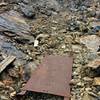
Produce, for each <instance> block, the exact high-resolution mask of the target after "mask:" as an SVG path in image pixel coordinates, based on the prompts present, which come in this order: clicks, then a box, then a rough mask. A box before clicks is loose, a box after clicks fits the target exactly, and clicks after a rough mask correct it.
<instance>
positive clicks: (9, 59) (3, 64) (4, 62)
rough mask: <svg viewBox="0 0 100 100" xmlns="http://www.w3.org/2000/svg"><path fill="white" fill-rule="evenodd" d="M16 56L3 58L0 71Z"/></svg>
mask: <svg viewBox="0 0 100 100" xmlns="http://www.w3.org/2000/svg"><path fill="white" fill-rule="evenodd" d="M15 58H16V57H14V56H8V57H7V58H6V59H5V60H3V61H2V62H1V63H0V73H1V72H2V71H3V70H4V69H5V68H6V67H7V66H8V65H9V64H10V63H12V62H13V61H14V60H15Z"/></svg>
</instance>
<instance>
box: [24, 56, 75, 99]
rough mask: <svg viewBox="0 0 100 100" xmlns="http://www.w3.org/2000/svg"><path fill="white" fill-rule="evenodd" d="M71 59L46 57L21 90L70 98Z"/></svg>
mask: <svg viewBox="0 0 100 100" xmlns="http://www.w3.org/2000/svg"><path fill="white" fill-rule="evenodd" d="M72 62H73V60H72V57H68V56H58V55H57V56H53V55H50V56H46V57H45V58H44V59H43V61H42V63H41V64H40V66H39V67H38V68H37V69H36V70H35V71H34V72H33V74H32V77H31V78H30V80H29V81H28V82H27V84H26V85H25V87H24V88H23V90H24V91H25V90H26V91H33V92H41V93H48V94H53V95H58V96H63V97H65V98H64V100H69V97H70V86H69V83H70V80H71V73H72Z"/></svg>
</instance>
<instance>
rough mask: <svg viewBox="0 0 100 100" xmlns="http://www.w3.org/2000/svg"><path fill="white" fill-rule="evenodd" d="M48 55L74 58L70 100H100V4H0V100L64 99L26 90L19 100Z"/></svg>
mask: <svg viewBox="0 0 100 100" xmlns="http://www.w3.org/2000/svg"><path fill="white" fill-rule="evenodd" d="M45 54H53V55H56V54H58V55H65V54H68V55H69V54H70V55H72V56H73V58H74V63H73V73H72V80H71V83H70V85H71V100H100V1H99V0H5V1H1V2H0V62H2V61H3V60H4V59H6V58H7V57H8V56H9V55H13V56H15V57H16V60H15V61H14V62H13V64H10V65H9V66H7V68H6V69H5V70H3V71H2V72H1V73H0V100H20V99H21V100H63V98H62V97H58V96H52V95H47V94H37V93H34V94H33V93H31V92H28V93H27V94H26V95H25V96H23V97H21V98H20V97H19V98H17V97H16V95H17V94H18V93H19V92H20V91H21V88H22V87H23V86H24V85H25V83H26V82H27V81H28V79H29V78H30V76H31V73H32V72H33V70H34V69H35V68H36V66H38V65H39V64H40V62H41V59H42V58H43V57H44V56H45Z"/></svg>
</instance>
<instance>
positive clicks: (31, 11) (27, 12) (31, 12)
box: [20, 4, 35, 18]
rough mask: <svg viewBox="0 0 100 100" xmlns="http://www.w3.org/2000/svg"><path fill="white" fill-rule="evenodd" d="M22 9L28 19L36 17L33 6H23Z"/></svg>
mask: <svg viewBox="0 0 100 100" xmlns="http://www.w3.org/2000/svg"><path fill="white" fill-rule="evenodd" d="M20 8H21V11H22V13H23V15H24V16H25V17H27V18H34V17H35V11H34V9H33V7H32V6H30V5H24V4H21V6H20Z"/></svg>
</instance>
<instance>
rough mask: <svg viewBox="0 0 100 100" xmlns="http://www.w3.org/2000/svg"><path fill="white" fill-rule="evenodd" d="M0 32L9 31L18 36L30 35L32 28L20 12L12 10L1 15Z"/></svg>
mask: <svg viewBox="0 0 100 100" xmlns="http://www.w3.org/2000/svg"><path fill="white" fill-rule="evenodd" d="M0 31H1V32H2V31H3V32H4V31H8V32H12V33H16V34H17V35H21V33H27V34H29V31H30V27H29V25H28V24H27V23H26V22H25V20H24V18H23V17H22V16H21V15H20V14H19V13H18V12H16V11H13V10H11V11H9V12H6V13H2V14H0Z"/></svg>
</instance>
